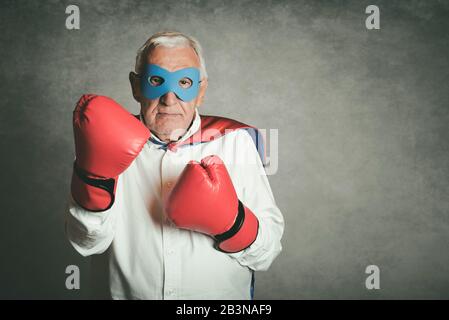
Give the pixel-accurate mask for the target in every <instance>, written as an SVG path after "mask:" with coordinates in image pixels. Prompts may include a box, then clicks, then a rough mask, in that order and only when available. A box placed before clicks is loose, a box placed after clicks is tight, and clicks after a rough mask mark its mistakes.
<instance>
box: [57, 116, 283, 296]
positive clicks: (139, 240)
mask: <svg viewBox="0 0 449 320" xmlns="http://www.w3.org/2000/svg"><path fill="white" fill-rule="evenodd" d="M200 126H201V118H200V116H199V114H198V112H195V118H194V121H193V123H192V125H191V126H190V128H189V130H188V131H187V132H186V133H185V134H184V135H183V137H182V138H181V140H184V139H187V138H189V137H190V136H191V135H192V134H194V133H195V132H196V131H198V130H199V128H200ZM208 155H218V156H219V157H220V158H221V159H222V160H223V161H224V163H225V164H226V168H227V169H228V171H229V174H230V176H231V179H232V182H233V184H234V187H235V190H236V193H237V196H238V198H239V199H240V201H242V203H243V204H244V205H245V206H246V207H248V208H249V209H251V211H252V212H253V213H254V214H255V215H256V216H257V218H258V220H259V231H258V235H257V238H256V240H255V241H254V243H253V244H252V245H251V246H250V247H248V248H247V249H245V250H243V251H240V252H238V253H233V254H227V253H223V252H220V251H217V250H216V249H214V247H213V239H212V238H211V237H210V236H208V235H205V234H202V233H198V232H194V231H190V230H184V229H179V228H177V227H176V226H175V225H174V224H173V223H172V222H171V221H170V220H169V219H167V218H166V215H165V212H164V208H163V200H164V198H165V197H166V196H167V193H168V192H169V191H170V189H171V188H172V187H173V185H174V183H175V182H176V179H177V177H178V176H179V175H180V173H181V172H182V170H183V169H184V167H185V165H186V164H187V163H188V161H189V160H196V161H201V159H202V158H204V157H206V156H208ZM236 210H237V208H236ZM211 214H213V212H211ZM283 231H284V219H283V216H282V214H281V212H280V210H279V209H278V207H277V206H276V203H275V200H274V197H273V194H272V191H271V188H270V185H269V182H268V179H267V177H266V174H265V170H264V168H263V165H262V162H261V160H260V158H259V154H258V152H257V149H256V147H255V145H254V143H253V141H252V139H251V137H250V135H249V133H248V132H247V131H246V130H243V129H239V130H235V131H233V132H231V133H228V134H225V135H223V136H222V137H220V138H219V139H216V140H213V141H211V142H207V143H201V144H195V145H187V146H184V147H181V148H178V149H177V150H176V151H175V152H173V151H170V150H169V149H167V148H164V144H163V143H162V142H161V141H160V140H158V139H157V138H155V137H154V136H153V137H152V138H151V139H150V140H149V141H148V142H147V143H146V144H145V145H144V147H143V149H142V151H141V152H140V153H139V155H138V156H137V158H136V159H135V160H134V161H133V162H132V164H131V165H130V166H129V167H128V168H127V169H126V170H125V171H124V172H123V173H122V174H121V175H120V176H119V177H118V183H117V189H116V198H115V203H114V205H113V206H112V207H111V208H110V209H109V210H107V211H103V212H90V211H86V210H84V209H82V208H81V207H80V206H78V205H77V204H76V203H75V202H74V200H73V198H72V197H71V196H70V197H69V202H68V209H67V212H66V233H67V236H68V239H69V241H70V243H71V244H72V245H73V247H74V248H75V249H76V250H77V251H78V252H79V253H80V254H81V255H83V256H90V255H95V256H98V254H102V255H101V256H103V257H105V259H106V260H107V266H108V277H109V290H110V293H109V294H110V297H112V298H113V299H251V298H252V295H251V281H252V276H253V272H254V271H260V270H267V269H268V268H269V266H270V265H271V263H272V262H273V260H274V259H275V258H276V257H277V256H278V254H279V253H280V252H281V250H282V246H281V237H282V234H283Z"/></svg>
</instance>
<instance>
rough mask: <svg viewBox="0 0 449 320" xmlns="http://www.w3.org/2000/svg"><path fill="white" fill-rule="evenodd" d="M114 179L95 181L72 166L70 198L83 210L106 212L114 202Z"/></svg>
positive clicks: (74, 165) (75, 166)
mask: <svg viewBox="0 0 449 320" xmlns="http://www.w3.org/2000/svg"><path fill="white" fill-rule="evenodd" d="M115 187H116V179H114V178H110V179H96V178H92V177H89V176H88V175H87V174H86V173H85V172H84V171H83V170H81V169H80V168H79V167H78V166H77V165H76V161H75V162H74V164H73V175H72V184H71V190H72V196H73V199H74V200H75V201H76V202H77V203H78V205H80V206H81V207H82V208H83V209H85V210H88V211H93V212H101V211H106V210H108V209H110V208H111V207H112V205H113V204H114V201H115Z"/></svg>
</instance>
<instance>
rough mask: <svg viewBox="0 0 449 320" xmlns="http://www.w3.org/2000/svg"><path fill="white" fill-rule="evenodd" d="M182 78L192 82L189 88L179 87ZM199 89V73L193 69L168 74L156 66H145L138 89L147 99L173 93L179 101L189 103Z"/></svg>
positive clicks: (168, 72)
mask: <svg viewBox="0 0 449 320" xmlns="http://www.w3.org/2000/svg"><path fill="white" fill-rule="evenodd" d="M184 78H189V79H190V80H191V81H192V85H191V86H190V87H188V88H183V87H181V85H180V83H179V82H180V80H181V79H184ZM199 88H200V71H199V70H198V69H197V68H193V67H192V68H184V69H181V70H177V71H174V72H170V71H168V70H166V69H164V68H161V67H159V66H158V65H155V64H147V65H145V69H144V71H143V74H142V77H141V79H140V89H141V91H142V94H143V95H144V96H145V97H146V98H148V99H156V98H159V97H161V96H163V95H164V94H167V93H168V92H174V93H175V94H176V96H177V97H178V98H179V99H181V100H183V101H185V102H189V101H191V100H193V99H195V98H196V96H197V95H198V91H199Z"/></svg>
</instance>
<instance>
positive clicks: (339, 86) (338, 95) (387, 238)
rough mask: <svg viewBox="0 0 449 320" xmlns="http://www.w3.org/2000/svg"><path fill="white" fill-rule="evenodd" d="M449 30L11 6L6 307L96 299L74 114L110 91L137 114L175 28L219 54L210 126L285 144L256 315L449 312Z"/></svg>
mask: <svg viewBox="0 0 449 320" xmlns="http://www.w3.org/2000/svg"><path fill="white" fill-rule="evenodd" d="M72 3H75V4H77V5H78V6H79V7H80V10H81V29H80V30H75V31H69V30H66V28H65V19H66V14H65V8H66V6H67V5H69V4H72ZM369 4H376V5H378V6H379V8H380V10H381V30H373V31H368V30H367V29H366V28H365V18H366V16H367V15H366V14H365V7H366V6H367V5H369ZM448 24H449V5H448V2H446V1H391V0H390V1H371V0H370V1H290V2H287V1H284V2H274V1H257V2H255V1H254V2H253V1H207V2H206V1H187V2H183V1H154V2H153V1H84V0H83V1H76V2H72V1H31V0H29V1H1V4H0V30H1V32H0V43H1V50H0V70H1V72H0V79H1V96H0V104H1V109H0V113H1V126H0V143H1V145H0V150H1V152H2V157H1V168H2V172H1V190H0V196H1V213H0V216H1V224H0V225H1V241H0V249H1V263H0V268H1V274H0V298H44V299H46V298H67V299H78V298H88V297H89V296H90V293H89V290H88V287H89V277H90V274H91V271H90V262H89V260H88V259H83V258H81V257H80V256H79V255H78V254H77V253H76V252H75V251H74V250H73V249H72V248H71V246H70V245H69V244H68V242H67V241H66V239H65V236H64V232H63V214H64V209H65V205H66V204H65V201H66V198H67V195H68V191H69V183H70V175H71V166H72V160H73V157H74V146H73V136H72V126H71V117H72V110H73V107H74V104H75V102H76V101H77V99H78V98H79V96H80V95H81V94H82V93H85V92H95V93H100V94H104V95H109V96H111V97H113V98H114V99H116V100H117V101H119V102H120V103H122V104H123V105H125V106H126V107H127V108H128V110H130V111H132V112H137V110H138V105H137V103H135V102H134V101H133V99H132V96H131V92H130V88H129V84H128V80H127V79H128V72H129V71H130V70H131V69H132V68H133V66H134V58H135V53H136V50H137V49H138V47H139V46H140V45H142V44H143V43H144V42H145V40H146V39H147V38H148V37H149V36H150V35H151V34H152V33H154V32H157V31H159V30H161V29H167V28H175V29H177V30H180V31H184V32H186V33H189V34H191V35H193V36H195V37H197V38H198V39H199V40H200V41H201V43H202V45H203V47H204V50H205V56H206V63H207V66H208V72H209V75H210V82H209V90H208V92H207V100H206V101H205V105H204V106H203V107H202V108H203V112H204V113H207V114H216V115H223V116H227V117H231V118H236V119H239V120H240V121H243V122H248V123H250V124H253V125H256V126H258V127H260V128H278V129H279V142H280V144H279V161H280V162H279V171H278V172H277V174H275V175H273V176H270V182H271V186H272V189H273V192H274V194H275V197H276V199H277V203H278V205H279V207H280V208H281V210H282V212H283V214H284V216H285V220H286V229H285V234H284V238H283V247H284V250H283V252H282V253H281V255H280V256H279V257H278V259H277V260H276V261H275V262H274V264H273V265H272V268H271V269H270V270H269V271H267V272H259V273H257V274H256V298H258V299H265V298H268V299H311V298H318V299H324V298H326V299H329V298H330V299H334V298H335V299H342V298H351V299H353V298H361V299H379V298H381V299H384V298H401V299H402V298H404V299H409V298H425V299H427V298H449V272H448V271H449V268H448V266H449V252H448V244H449V215H448V213H449V212H448V211H449V199H448V191H449V179H448V178H449V177H448V175H449V144H448V138H449V134H448V133H449V132H448V123H449V107H448V98H449V97H448V95H449V90H448V89H449V88H448V80H449V79H448V70H449V69H448V67H449V63H448V61H449V36H448V35H449V32H448V29H449V28H448ZM69 264H76V265H79V266H80V268H81V277H82V278H81V279H82V282H81V290H79V291H68V290H66V289H65V285H64V283H65V277H66V274H65V273H64V272H65V267H66V266H67V265H69ZM369 264H376V265H377V266H379V268H380V270H381V289H380V290H377V291H368V290H366V289H365V286H364V281H365V277H366V274H365V273H364V270H365V267H366V266H367V265H369Z"/></svg>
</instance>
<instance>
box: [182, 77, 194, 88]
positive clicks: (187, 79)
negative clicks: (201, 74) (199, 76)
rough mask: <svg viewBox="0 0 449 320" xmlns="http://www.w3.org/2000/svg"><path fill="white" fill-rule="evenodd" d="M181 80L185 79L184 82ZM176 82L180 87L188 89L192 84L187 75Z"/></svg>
mask: <svg viewBox="0 0 449 320" xmlns="http://www.w3.org/2000/svg"><path fill="white" fill-rule="evenodd" d="M183 81H185V82H186V83H183ZM178 84H179V86H180V87H181V88H183V89H188V88H190V87H191V86H192V85H193V80H192V79H190V78H189V77H184V78H182V79H181V80H179V81H178Z"/></svg>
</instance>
